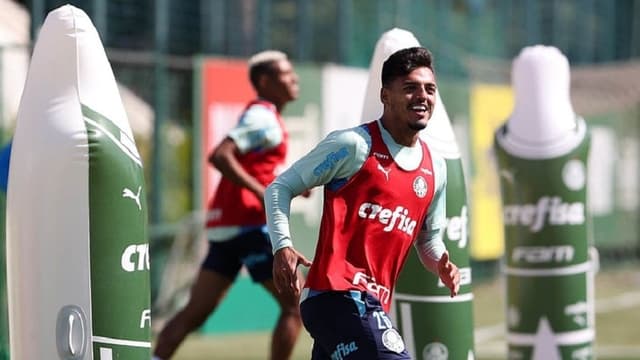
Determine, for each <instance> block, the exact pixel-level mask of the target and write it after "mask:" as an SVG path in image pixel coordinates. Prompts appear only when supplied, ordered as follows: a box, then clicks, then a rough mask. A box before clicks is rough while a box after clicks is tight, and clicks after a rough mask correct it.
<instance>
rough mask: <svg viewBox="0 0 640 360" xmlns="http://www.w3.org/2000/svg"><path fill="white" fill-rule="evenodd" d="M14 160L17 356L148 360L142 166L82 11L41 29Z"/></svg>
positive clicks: (10, 197)
mask: <svg viewBox="0 0 640 360" xmlns="http://www.w3.org/2000/svg"><path fill="white" fill-rule="evenodd" d="M11 156H12V160H11V165H10V166H11V168H10V173H9V184H10V185H9V188H8V194H7V278H8V284H9V286H8V289H9V291H8V300H9V301H8V302H9V314H10V317H9V329H10V351H11V358H14V359H51V358H53V357H55V358H61V359H68V360H75V359H83V360H84V359H97V360H112V359H145V358H146V359H149V358H150V357H151V354H150V349H151V341H150V340H151V329H150V322H151V317H150V298H149V297H150V294H149V263H148V244H147V205H146V199H145V196H144V194H145V190H144V189H145V182H144V178H143V171H142V170H143V169H142V162H141V159H140V155H139V154H138V150H137V148H136V145H135V141H134V138H133V133H132V131H131V127H130V125H129V121H128V119H127V116H126V114H125V111H124V107H123V105H122V101H121V99H120V94H119V93H118V89H117V85H116V81H115V78H114V75H113V72H112V70H111V66H110V64H109V61H108V60H107V57H106V54H105V51H104V48H103V47H102V43H101V42H100V38H99V36H98V33H97V31H96V29H95V27H94V26H93V24H92V23H91V20H90V19H89V17H88V16H87V15H86V14H85V13H84V12H83V11H82V10H80V9H78V8H75V7H73V6H70V5H66V6H62V7H60V8H58V9H56V10H54V11H52V12H50V13H49V14H48V16H47V18H46V20H45V22H44V24H43V25H42V28H41V29H40V32H39V34H38V38H37V41H36V44H35V48H34V50H33V56H32V58H31V63H30V67H29V74H28V77H27V82H26V84H25V88H24V92H23V94H22V100H21V103H20V108H19V111H18V118H17V122H16V130H15V134H14V138H13V148H12V155H11ZM127 190H128V191H127ZM55 354H57V355H55Z"/></svg>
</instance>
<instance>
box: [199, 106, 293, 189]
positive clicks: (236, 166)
mask: <svg viewBox="0 0 640 360" xmlns="http://www.w3.org/2000/svg"><path fill="white" fill-rule="evenodd" d="M281 141H282V130H281V129H280V126H279V125H278V120H277V118H276V116H275V114H274V113H273V112H272V111H271V110H269V109H267V108H266V107H264V106H263V105H260V104H256V105H253V106H252V107H251V108H249V109H248V110H247V111H246V112H245V113H244V114H243V115H242V118H241V119H240V121H239V122H238V125H237V126H236V127H235V128H234V129H233V130H231V131H230V132H229V134H228V135H227V137H226V138H225V139H224V140H222V142H221V143H220V144H219V145H218V146H217V147H216V148H215V149H214V150H213V152H212V153H211V155H210V156H209V163H211V164H212V165H213V166H215V168H216V169H218V170H219V171H220V173H221V174H222V176H224V177H225V178H227V179H229V180H230V181H231V182H233V183H234V184H236V185H239V186H242V187H245V188H247V189H249V190H250V191H251V192H253V193H254V194H256V196H257V197H258V198H259V199H263V196H264V186H263V185H262V184H261V183H260V182H259V181H258V180H256V178H254V177H253V176H251V175H250V174H249V173H248V172H247V171H246V170H245V169H244V167H242V165H241V164H240V162H239V161H238V155H239V154H245V153H247V152H250V151H255V150H258V149H265V148H271V147H274V146H277V145H279V144H280V142H281Z"/></svg>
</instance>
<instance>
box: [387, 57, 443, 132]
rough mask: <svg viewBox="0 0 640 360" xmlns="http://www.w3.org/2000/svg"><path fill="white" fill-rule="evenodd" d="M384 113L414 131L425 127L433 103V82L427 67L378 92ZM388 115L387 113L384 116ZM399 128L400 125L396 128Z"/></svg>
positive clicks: (397, 79)
mask: <svg viewBox="0 0 640 360" xmlns="http://www.w3.org/2000/svg"><path fill="white" fill-rule="evenodd" d="M382 102H383V104H384V105H385V109H386V110H385V113H388V115H389V116H390V117H391V118H392V119H394V121H395V122H404V123H406V126H407V127H408V128H409V129H411V130H414V131H420V130H422V129H424V128H425V127H427V122H428V121H429V119H430V118H431V115H433V108H434V106H435V103H436V79H435V76H434V74H433V71H431V69H429V68H428V67H419V68H416V69H414V70H413V71H411V72H410V73H409V74H408V75H406V76H400V77H398V78H396V79H394V80H393V81H392V82H391V83H390V84H389V85H388V86H387V87H383V88H382ZM387 111H388V112H387ZM399 125H400V124H399Z"/></svg>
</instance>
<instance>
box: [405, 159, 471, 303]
mask: <svg viewBox="0 0 640 360" xmlns="http://www.w3.org/2000/svg"><path fill="white" fill-rule="evenodd" d="M433 165H434V176H435V180H436V186H435V188H436V191H435V194H434V195H433V200H432V202H431V206H429V209H428V211H427V216H426V218H425V221H424V222H423V225H422V229H420V233H419V234H418V237H417V239H416V242H415V243H414V246H415V248H416V250H417V252H418V257H419V258H420V261H421V262H422V264H423V265H424V267H425V268H426V269H427V270H429V271H431V272H433V273H434V274H436V275H438V277H439V278H440V279H441V280H442V282H443V283H444V284H445V285H446V286H447V287H448V288H449V289H450V291H451V296H455V295H456V294H457V293H458V290H459V283H460V275H459V274H458V267H457V266H456V265H455V264H454V263H452V262H451V261H450V260H449V254H448V253H447V249H446V247H445V245H444V242H443V241H442V235H443V232H444V229H445V227H446V186H447V178H446V176H447V175H446V174H447V168H446V163H445V161H444V159H442V158H440V157H434V162H433Z"/></svg>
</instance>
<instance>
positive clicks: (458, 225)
mask: <svg viewBox="0 0 640 360" xmlns="http://www.w3.org/2000/svg"><path fill="white" fill-rule="evenodd" d="M468 223H469V217H468V216H467V206H466V205H464V206H462V209H461V210H460V216H452V217H450V218H448V219H447V227H446V230H445V231H446V232H445V234H446V235H447V239H449V240H450V241H458V247H459V248H461V249H462V248H464V247H466V246H467V242H468V236H467V225H468Z"/></svg>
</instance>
